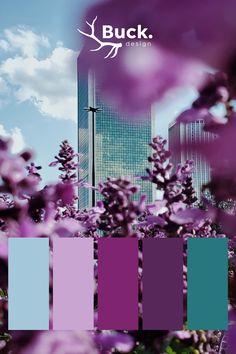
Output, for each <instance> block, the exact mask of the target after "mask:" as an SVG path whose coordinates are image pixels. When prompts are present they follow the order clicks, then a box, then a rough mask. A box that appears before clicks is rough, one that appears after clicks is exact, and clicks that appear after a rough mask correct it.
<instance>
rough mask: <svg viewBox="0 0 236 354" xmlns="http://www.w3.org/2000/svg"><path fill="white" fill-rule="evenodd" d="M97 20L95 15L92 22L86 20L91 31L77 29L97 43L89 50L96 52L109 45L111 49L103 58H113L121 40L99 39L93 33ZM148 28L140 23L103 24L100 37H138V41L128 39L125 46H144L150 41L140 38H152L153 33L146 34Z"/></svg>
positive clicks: (120, 44) (132, 38) (120, 45)
mask: <svg viewBox="0 0 236 354" xmlns="http://www.w3.org/2000/svg"><path fill="white" fill-rule="evenodd" d="M96 21H97V16H96V17H95V18H94V20H93V22H92V23H89V22H87V21H86V23H87V25H88V26H89V27H90V28H91V33H90V34H89V33H86V32H82V31H81V30H80V29H78V31H79V32H80V33H81V34H83V35H84V36H86V37H89V38H92V39H94V40H95V41H96V42H97V43H98V44H99V47H98V48H95V49H90V51H91V52H96V51H99V50H100V49H102V48H103V47H111V50H110V51H109V52H108V54H107V55H106V56H105V57H104V58H105V59H107V58H115V57H116V56H117V54H118V51H119V49H120V48H121V47H122V46H123V44H122V43H121V42H118V43H117V42H107V41H103V40H100V39H99V38H98V37H97V36H96V35H95V22H96ZM147 30H148V28H142V25H137V28H133V27H132V28H128V29H125V28H113V26H111V25H103V26H102V37H103V38H102V39H112V38H114V37H115V38H116V39H126V38H128V39H131V40H134V39H139V40H140V41H139V42H136V43H135V42H133V41H128V42H126V46H143V47H145V46H146V45H149V46H150V45H151V43H150V42H149V43H146V42H142V41H141V39H143V40H147V39H152V38H153V35H152V34H149V35H147V34H146V32H147Z"/></svg>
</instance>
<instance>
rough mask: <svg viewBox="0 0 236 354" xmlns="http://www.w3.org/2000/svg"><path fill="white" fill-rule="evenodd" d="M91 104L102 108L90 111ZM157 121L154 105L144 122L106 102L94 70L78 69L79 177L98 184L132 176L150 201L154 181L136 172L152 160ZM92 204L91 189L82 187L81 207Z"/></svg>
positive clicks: (80, 195) (141, 171)
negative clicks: (149, 158) (149, 159)
mask: <svg viewBox="0 0 236 354" xmlns="http://www.w3.org/2000/svg"><path fill="white" fill-rule="evenodd" d="M89 107H90V108H96V107H99V108H100V110H99V111H98V112H96V113H93V112H91V111H89V112H87V111H86V108H89ZM93 121H94V129H93ZM153 121H154V120H153V119H152V112H151V108H150V112H149V113H148V114H147V116H146V117H145V122H144V123H143V124H141V123H137V122H136V123H135V120H134V122H130V119H129V117H128V116H126V115H124V114H123V113H122V114H120V112H119V111H118V110H117V109H116V107H115V106H111V105H107V104H105V103H104V102H103V100H102V99H101V97H100V94H99V87H98V86H97V83H96V80H95V76H94V75H93V73H91V72H90V73H88V75H83V74H80V73H79V70H78V123H79V124H78V126H79V153H80V154H81V156H80V171H79V178H80V179H83V180H84V181H86V182H88V183H90V184H92V181H93V179H94V181H95V185H97V184H98V182H99V181H105V180H106V178H107V177H120V176H124V177H129V178H131V180H133V181H134V183H137V184H141V193H146V194H147V196H148V201H149V202H151V201H152V200H153V187H152V184H151V183H148V182H145V181H137V180H136V179H135V176H137V175H144V174H145V169H146V167H148V164H149V163H148V161H147V157H148V155H149V154H150V147H149V146H148V143H149V142H150V141H151V139H152V136H153ZM93 144H94V145H93ZM93 155H94V166H93ZM93 170H94V171H95V175H94V178H92V174H93ZM92 204H93V203H92V192H91V190H90V189H85V188H83V189H80V191H79V207H80V208H81V209H84V208H87V207H90V206H91V205H92Z"/></svg>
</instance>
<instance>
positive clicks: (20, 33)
mask: <svg viewBox="0 0 236 354" xmlns="http://www.w3.org/2000/svg"><path fill="white" fill-rule="evenodd" d="M4 36H5V39H4V40H2V46H3V49H5V50H19V51H20V52H21V54H22V55H23V56H26V57H34V56H37V55H38V53H39V49H40V48H41V47H46V48H48V47H49V46H50V45H49V40H48V38H46V37H45V36H43V35H37V34H36V33H34V32H33V31H31V30H29V29H27V28H25V27H19V28H15V29H6V30H5V31H4ZM0 45H1V42H0ZM4 47H5V48H4Z"/></svg>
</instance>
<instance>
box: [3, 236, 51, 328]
mask: <svg viewBox="0 0 236 354" xmlns="http://www.w3.org/2000/svg"><path fill="white" fill-rule="evenodd" d="M8 249H9V274H8V276H9V285H8V296H9V298H8V306H9V319H8V328H9V330H47V329H48V328H49V242H48V239H46V238H9V241H8Z"/></svg>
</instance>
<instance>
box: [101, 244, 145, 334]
mask: <svg viewBox="0 0 236 354" xmlns="http://www.w3.org/2000/svg"><path fill="white" fill-rule="evenodd" d="M98 328H99V329H116V330H137V329H138V240H137V239H134V238H130V239H127V238H104V239H102V238H101V239H99V240H98Z"/></svg>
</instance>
